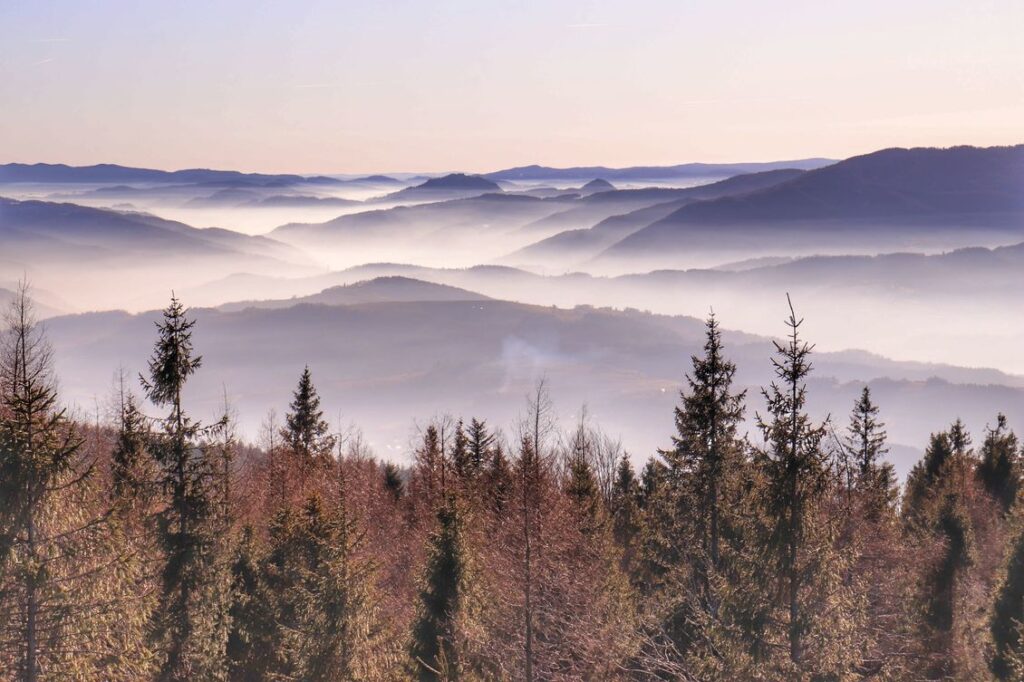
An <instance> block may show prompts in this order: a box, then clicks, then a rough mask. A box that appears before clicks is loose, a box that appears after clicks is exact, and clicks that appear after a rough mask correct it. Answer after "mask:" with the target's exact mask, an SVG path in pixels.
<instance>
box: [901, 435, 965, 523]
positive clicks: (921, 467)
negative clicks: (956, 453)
mask: <svg viewBox="0 0 1024 682" xmlns="http://www.w3.org/2000/svg"><path fill="white" fill-rule="evenodd" d="M952 457H953V446H952V444H951V443H950V439H949V433H947V432H945V431H940V432H938V433H933V434H932V435H931V436H930V437H929V439H928V446H927V447H926V448H925V451H924V457H923V458H922V459H921V461H919V462H918V463H917V464H915V465H914V467H913V468H912V469H911V470H910V474H908V475H907V483H906V486H905V488H904V494H903V510H902V513H903V518H904V519H905V520H906V521H907V523H908V524H911V525H914V524H920V523H923V522H925V519H924V518H923V517H924V515H925V513H926V509H925V507H926V502H927V500H928V499H929V497H930V496H931V494H932V491H933V490H934V488H935V486H936V484H937V483H938V481H939V478H940V476H941V475H942V473H943V472H945V471H946V465H947V463H948V462H949V460H950V459H951V458H952Z"/></svg>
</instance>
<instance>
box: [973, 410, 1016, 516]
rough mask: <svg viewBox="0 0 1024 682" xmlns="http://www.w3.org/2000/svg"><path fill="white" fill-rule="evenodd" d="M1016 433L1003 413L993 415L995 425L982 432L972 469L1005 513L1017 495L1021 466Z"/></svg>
mask: <svg viewBox="0 0 1024 682" xmlns="http://www.w3.org/2000/svg"><path fill="white" fill-rule="evenodd" d="M1017 451H1018V441H1017V436H1016V435H1015V434H1014V433H1013V431H1010V430H1009V428H1008V427H1007V425H1006V416H1005V415H1002V414H1000V415H999V416H998V417H996V426H995V428H994V429H989V430H988V432H987V433H986V434H985V442H984V443H983V444H982V446H981V461H979V462H978V467H977V469H976V471H975V473H976V475H977V477H978V480H979V481H980V482H981V484H982V486H983V487H984V488H985V491H986V492H988V494H989V495H991V496H992V497H993V499H995V500H996V502H998V503H999V506H1000V509H1001V510H1002V512H1003V513H1004V514H1005V513H1007V512H1008V511H1010V507H1012V506H1013V503H1014V502H1015V501H1016V499H1017V493H1018V491H1019V490H1020V484H1021V470H1020V459H1019V457H1018V454H1017Z"/></svg>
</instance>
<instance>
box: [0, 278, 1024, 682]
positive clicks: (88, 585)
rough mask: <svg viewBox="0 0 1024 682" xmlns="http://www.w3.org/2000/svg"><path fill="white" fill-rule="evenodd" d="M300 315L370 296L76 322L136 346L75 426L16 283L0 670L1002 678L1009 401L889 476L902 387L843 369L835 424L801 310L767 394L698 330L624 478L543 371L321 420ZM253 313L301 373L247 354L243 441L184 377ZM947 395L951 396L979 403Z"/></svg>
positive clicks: (1013, 516)
mask: <svg viewBox="0 0 1024 682" xmlns="http://www.w3.org/2000/svg"><path fill="white" fill-rule="evenodd" d="M470 303H471V304H472V305H478V306H483V307H487V306H501V305H505V306H506V307H505V308H504V309H503V310H502V312H503V314H504V316H505V317H508V316H510V315H515V314H519V315H525V314H526V312H525V311H520V312H519V313H516V311H515V309H513V308H510V307H508V306H509V305H510V304H501V303H499V302H479V301H474V302H470ZM389 305H393V306H402V305H405V304H401V303H395V304H389ZM436 305H438V306H440V305H451V304H450V303H438V304H436ZM420 306H421V307H426V308H428V309H429V308H430V306H424V305H423V304H420ZM309 308H316V309H317V311H318V313H320V315H321V316H323V315H328V314H329V312H330V311H332V310H334V311H338V312H341V313H346V314H354V315H355V316H356V317H354V318H351V319H349V320H348V321H349V322H350V323H352V322H358V321H360V319H361V318H360V316H362V315H365V313H366V309H365V308H363V307H361V306H335V307H329V306H303V305H300V306H295V307H293V308H290V309H287V310H284V311H280V310H272V311H256V310H248V311H243V312H242V313H237V314H226V313H217V314H213V313H209V312H205V313H202V314H200V315H198V316H195V317H194V316H193V314H192V313H191V312H190V311H188V310H187V309H186V308H185V307H184V305H183V304H182V303H181V302H179V301H178V300H176V299H172V301H171V303H170V305H169V306H168V307H167V308H166V309H165V310H164V311H162V313H160V314H159V315H157V316H156V318H155V321H156V323H157V324H156V325H155V327H154V326H153V325H152V324H151V322H153V321H154V319H153V317H154V316H140V317H138V318H130V317H129V316H126V315H121V316H120V317H118V316H110V315H107V316H96V317H90V316H83V317H82V318H81V319H85V320H90V319H91V320H92V321H93V322H94V323H95V324H94V326H93V327H92V330H91V332H90V334H91V335H92V340H91V341H89V342H88V343H92V344H97V345H106V344H109V343H111V341H112V340H113V339H116V338H120V336H121V335H122V334H123V332H125V331H126V330H127V329H129V327H125V326H124V325H123V320H126V319H138V320H139V321H141V322H143V323H144V324H143V327H144V328H145V330H146V335H147V340H148V345H149V346H150V350H149V351H148V352H145V351H144V355H145V356H146V364H145V367H144V368H143V370H142V372H141V375H140V376H139V377H138V382H136V380H135V378H134V377H133V376H131V375H127V374H125V373H123V372H122V374H121V379H120V381H119V382H117V384H116V388H115V390H114V393H113V400H112V401H111V402H110V405H111V408H110V409H109V410H108V411H107V412H106V413H102V412H98V413H97V414H95V415H91V414H90V415H84V414H83V415H82V418H81V419H78V418H76V417H75V416H74V415H73V414H72V413H70V412H67V411H63V410H61V409H60V408H59V407H58V405H59V404H60V402H61V395H60V394H59V393H58V390H57V386H58V385H61V383H62V381H61V380H62V377H61V375H60V374H59V373H57V372H55V365H54V363H53V358H54V356H53V355H52V354H51V351H50V346H49V345H48V344H47V338H48V336H47V335H48V334H49V333H51V332H53V333H54V337H55V338H58V341H59V335H60V333H61V329H60V327H61V324H62V320H61V319H58V320H55V321H54V324H53V327H52V328H50V329H49V330H44V329H43V328H42V327H40V326H38V325H37V324H36V323H35V322H34V318H33V314H32V309H31V302H30V300H29V298H28V297H27V296H26V295H25V293H24V291H19V292H17V293H16V294H15V295H14V298H13V301H12V302H10V304H9V308H8V315H7V320H8V321H9V324H8V326H7V327H6V328H5V331H4V334H3V339H2V341H3V343H2V344H0V472H2V477H0V493H2V497H0V522H2V523H0V530H2V534H0V542H2V543H3V546H2V549H3V551H2V552H0V608H2V610H3V612H4V613H8V614H15V616H14V617H11V618H6V619H3V620H2V621H0V634H2V636H0V676H2V677H4V678H6V679H32V680H36V679H38V680H42V679H56V678H61V677H71V678H78V679H112V680H154V681H156V680H182V681H184V680H192V679H204V680H205V679H225V680H247V679H301V680H337V681H339V682H340V681H342V680H381V681H383V680H437V681H440V680H453V679H526V680H557V679H564V680H570V679H602V680H623V681H625V680H657V679H684V680H689V679H699V680H722V681H725V680H747V679H762V680H769V681H772V682H776V681H777V682H782V681H783V680H793V679H807V680H812V679H814V680H826V679H834V680H841V679H870V678H878V679H894V680H922V681H923V680H935V679H957V680H959V679H969V680H976V679H977V680H982V679H998V680H1014V679H1019V676H1018V674H1017V671H1019V670H1020V669H1021V668H1020V666H1021V663H1022V661H1024V642H1022V641H1021V638H1020V636H1019V633H1020V623H1021V622H1022V620H1024V598H1022V594H1024V588H1022V585H1024V524H1022V521H1021V514H1020V504H1021V502H1020V499H1019V498H1020V496H1021V491H1020V489H1021V482H1022V475H1024V472H1022V468H1021V467H1022V458H1024V452H1022V450H1021V444H1020V441H1019V440H1018V438H1017V437H1016V436H1015V435H1014V433H1013V431H1012V428H1013V426H1014V425H1015V424H1019V423H1020V422H1019V419H1016V418H1015V419H1013V421H1011V420H1008V419H1007V418H1006V417H1004V416H1003V415H1002V414H998V413H993V414H992V419H991V421H990V422H989V426H988V427H986V428H985V429H984V430H981V429H969V428H968V427H967V425H965V423H964V422H963V421H961V420H960V419H956V420H954V421H952V422H947V421H946V420H943V419H942V418H941V417H940V416H939V415H937V414H934V415H933V417H934V421H933V424H934V425H933V427H932V429H933V431H932V434H931V435H930V436H929V437H927V438H925V439H923V440H924V442H923V443H922V445H923V446H924V448H925V449H924V454H923V457H922V458H921V459H920V461H919V462H918V463H917V464H915V466H914V467H913V469H912V470H911V471H910V473H909V476H908V477H907V479H906V481H905V482H903V483H902V484H901V482H900V481H899V480H898V479H897V477H896V474H895V472H894V471H893V468H892V465H891V463H890V462H889V461H888V457H889V453H890V450H891V449H890V441H889V436H888V433H889V432H890V431H891V430H896V429H898V428H899V424H898V421H899V417H898V416H897V414H896V413H895V412H894V411H893V410H890V409H889V408H890V406H895V405H894V403H891V402H890V401H889V400H887V399H885V398H884V397H878V396H876V392H875V391H874V390H872V388H871V387H869V386H860V387H859V390H857V391H855V392H854V393H853V394H852V395H851V396H850V399H849V400H848V403H847V406H846V409H845V410H844V411H843V412H842V413H839V412H835V413H834V414H833V415H832V417H831V418H829V419H822V418H821V417H818V416H816V412H817V411H818V406H816V405H815V401H816V400H817V399H818V397H817V391H816V390H815V389H816V388H817V387H815V386H811V385H809V382H810V381H811V380H812V377H813V376H814V373H815V371H816V369H815V365H816V363H817V361H818V360H819V359H822V358H821V357H820V356H819V355H817V354H815V353H814V351H813V347H812V346H811V345H810V344H809V339H806V338H805V335H804V328H803V323H802V322H801V320H800V319H799V318H797V317H796V315H795V313H793V314H792V315H791V316H790V317H789V320H788V323H787V325H786V327H785V329H784V333H785V335H784V336H783V339H782V340H780V341H779V342H778V343H777V344H775V346H774V352H772V354H771V355H772V357H771V362H772V364H771V365H770V366H771V367H773V368H774V369H773V371H772V372H771V374H772V376H771V377H769V381H768V382H766V383H765V384H764V388H763V390H762V391H761V392H760V394H758V393H757V392H754V391H744V390H743V389H742V388H741V387H740V386H739V385H738V383H737V381H736V379H737V376H738V374H737V372H738V370H737V365H736V364H734V358H736V357H737V354H736V351H738V350H741V349H742V344H741V343H736V341H738V340H739V339H737V338H736V337H730V336H726V335H723V334H722V333H721V330H720V328H719V326H718V322H717V321H716V320H715V319H714V318H713V317H712V318H709V319H708V320H707V322H706V323H705V324H704V325H700V323H697V326H696V328H695V329H691V330H690V333H691V334H692V335H693V336H694V337H695V338H694V341H696V344H697V346H698V347H697V348H696V350H695V352H694V354H693V357H692V358H691V359H690V361H689V362H686V363H681V366H680V367H679V368H678V369H679V373H680V374H682V373H683V372H686V379H685V382H684V383H683V385H682V390H681V392H680V393H679V394H675V392H674V391H673V392H672V393H670V394H669V395H668V396H667V398H668V402H667V404H666V405H665V408H666V409H667V410H672V409H673V408H674V410H675V412H674V428H668V429H665V431H664V434H663V438H664V440H663V442H664V443H665V447H664V448H663V449H662V450H660V451H658V452H657V453H650V454H649V456H648V457H647V458H645V459H644V460H642V461H641V462H640V463H639V466H637V465H636V464H635V463H634V461H633V460H632V459H631V458H630V456H629V455H628V453H627V452H626V451H625V450H624V449H623V448H622V445H621V443H620V442H618V441H617V440H616V439H614V438H613V437H610V436H609V435H608V433H607V432H606V431H603V430H602V429H601V426H600V422H599V421H597V420H595V418H594V415H593V414H591V413H589V412H588V411H586V410H581V411H577V412H576V413H575V415H574V417H573V419H571V420H567V421H563V422H561V423H558V422H557V421H556V417H557V415H558V411H557V408H556V407H555V405H554V403H553V402H552V399H551V398H552V394H551V392H550V391H549V386H550V385H552V384H553V383H554V382H555V381H557V380H558V379H557V378H556V377H551V378H550V381H551V382H552V383H551V384H549V383H548V381H546V380H542V381H540V382H538V383H535V384H533V385H532V386H531V387H530V389H529V392H528V394H527V397H526V400H525V402H523V403H521V404H520V408H519V412H520V420H519V421H518V422H517V424H518V426H515V427H513V428H512V429H509V430H507V431H503V430H502V429H500V427H499V425H498V424H496V423H495V422H494V421H490V420H488V419H487V418H486V416H484V415H481V414H480V412H479V410H480V409H481V408H483V407H484V406H483V405H481V404H475V405H473V406H472V408H471V409H469V410H467V411H466V412H464V413H463V414H462V415H461V416H454V415H452V414H446V413H443V412H442V413H436V414H437V416H435V417H434V418H432V419H430V420H429V421H426V422H421V423H420V424H419V427H418V428H417V430H416V431H415V433H414V435H413V437H412V438H411V440H410V443H409V445H408V447H407V448H406V449H404V450H401V451H398V452H387V453H374V452H373V450H372V449H371V448H370V447H369V445H368V443H367V441H366V440H365V439H364V438H363V437H362V436H361V435H360V434H359V432H358V431H357V430H354V429H351V428H349V429H340V428H338V427H335V426H334V423H333V420H332V419H331V417H330V416H329V415H330V412H331V411H332V409H333V408H334V405H333V404H332V401H330V400H323V399H322V397H321V394H320V387H322V386H325V385H330V384H331V383H332V382H334V381H337V377H338V376H340V375H339V374H336V373H333V372H322V371H321V367H320V366H319V364H317V365H316V369H315V370H313V369H311V368H310V365H306V366H305V367H302V363H303V360H304V356H307V357H306V358H305V359H306V361H308V346H305V345H303V344H302V343H291V344H288V343H287V342H288V341H289V340H292V341H295V340H302V339H307V338H308V336H307V335H305V334H298V335H296V334H295V332H296V327H295V326H294V324H288V323H289V322H294V321H295V320H294V319H285V318H281V317H280V316H281V315H282V314H291V315H295V314H301V313H302V312H303V311H304V310H307V309H309ZM432 312H434V313H437V312H438V308H436V307H435V308H434V309H433V310H432ZM406 313H408V311H406ZM263 314H270V315H272V316H275V319H274V322H275V323H276V324H275V328H276V329H277V334H276V336H274V337H273V338H270V337H263V338H260V337H259V336H258V335H257V336H255V337H242V336H235V337H233V340H234V342H235V344H236V345H235V349H236V351H237V349H238V344H239V341H241V340H242V339H244V342H245V345H246V346H247V347H249V348H259V347H261V346H262V345H263V344H267V343H273V344H279V345H290V347H291V350H292V353H293V354H294V357H295V362H294V363H293V365H292V367H291V368H290V371H289V374H290V376H289V377H287V378H284V379H282V380H279V379H278V375H277V374H276V373H273V372H269V371H268V368H267V367H266V366H265V365H264V366H262V367H259V368H256V367H254V368H252V369H251V370H250V371H251V372H253V373H264V374H268V375H272V378H273V382H272V384H273V385H268V390H271V391H273V392H274V393H275V394H276V396H277V398H276V401H277V402H278V403H279V404H280V405H281V406H282V410H281V411H280V412H273V411H272V412H270V413H269V414H268V415H267V417H266V420H265V422H264V428H263V429H262V432H261V435H260V438H259V440H258V441H256V442H255V443H252V444H250V443H248V442H247V440H246V439H244V438H241V437H240V436H239V432H238V429H237V425H238V410H237V405H235V404H232V402H231V401H230V394H226V395H225V396H224V401H223V403H222V404H221V406H220V409H219V410H218V411H217V412H216V413H214V414H213V415H211V418H208V419H204V418H203V417H204V415H203V414H201V412H199V411H197V410H196V409H195V403H194V400H193V396H194V393H193V391H192V388H193V385H194V382H196V381H198V380H200V378H201V377H203V376H206V375H210V374H214V375H216V374H218V373H219V372H221V371H223V366H222V364H221V363H222V362H223V357H224V356H223V355H220V354H219V353H217V352H216V334H215V333H214V334H210V333H209V332H211V331H213V330H214V328H215V327H217V325H218V324H223V321H224V320H225V319H227V320H239V319H245V318H246V317H252V316H253V315H263ZM564 314H565V315H577V316H582V317H584V318H589V319H588V322H587V325H586V326H587V328H588V329H589V330H597V329H599V328H600V327H601V326H602V325H607V324H609V321H608V320H606V319H601V318H600V317H593V316H592V314H591V313H586V312H582V313H581V312H572V313H569V312H566V313H564ZM69 319H73V318H63V321H64V323H65V324H66V323H67V320H69ZM362 320H363V321H365V317H363V318H362ZM631 322H632V325H631V326H632V329H633V331H634V333H636V334H638V335H640V333H641V332H644V331H652V330H653V327H651V326H647V327H644V326H642V325H639V324H638V319H635V318H634V319H632V320H631ZM680 324H682V325H683V326H686V327H692V326H693V323H692V321H682V322H681V323H680ZM355 326H357V327H358V325H355ZM101 327H103V333H97V331H98V330H99V329H100V328H101ZM65 331H66V327H65ZM111 334H113V336H111ZM408 338H415V339H416V341H417V342H418V343H421V342H422V336H409V337H408ZM371 341H373V342H375V343H376V342H379V338H373V339H371ZM678 341H679V339H678V338H668V339H666V341H665V342H666V343H669V344H671V343H676V344H678ZM133 342H134V341H133ZM342 350H345V349H336V352H341V351H342ZM349 350H350V352H351V349H349ZM459 350H461V349H454V351H455V353H456V354H457V353H458V352H459ZM678 350H682V349H681V348H680V349H678ZM57 353H58V357H59V354H60V353H61V351H60V343H59V342H58V345H57ZM366 353H367V349H366V348H365V347H364V348H362V349H359V350H358V351H356V352H353V353H352V354H353V355H357V356H358V355H360V354H362V355H364V356H365V355H366ZM683 355H684V354H683V353H679V354H677V357H682V356H683ZM764 360H765V361H767V360H768V358H764ZM606 362H607V360H606ZM396 369H399V368H396ZM619 371H627V372H628V371H630V370H622V369H620V370H619ZM396 376H398V375H397V374H396ZM292 385H294V390H291V391H290V390H289V388H290V386H292ZM424 389H425V390H428V391H430V392H431V394H432V396H433V399H434V401H435V403H434V404H438V398H443V396H440V395H439V394H438V393H437V392H436V391H433V390H432V386H431V384H429V383H428V384H426V385H424ZM808 389H810V390H808ZM348 391H349V393H350V394H351V395H355V396H357V397H358V398H359V399H362V398H363V397H364V394H365V392H366V386H365V385H364V386H360V385H358V384H355V383H351V384H349V386H348ZM289 393H290V397H289ZM1006 397H1007V399H1008V404H1007V407H1008V408H1009V407H1011V405H1010V404H1009V403H1010V402H1012V401H1013V400H1019V395H1016V396H1014V395H1011V394H1007V396H1006ZM950 400H951V401H955V408H956V409H958V410H966V409H969V408H970V407H971V405H970V403H971V401H972V397H971V396H966V395H958V396H955V397H953V396H950ZM389 407H390V408H391V409H392V410H396V411H397V410H398V409H400V407H401V406H399V405H396V404H391V405H389ZM753 409H756V411H757V427H756V432H757V436H756V437H750V438H747V437H744V436H743V435H742V434H743V429H742V424H743V420H744V416H745V414H746V413H747V411H748V410H753ZM381 455H383V457H381ZM40 567H45V568H44V569H43V568H40ZM26 671H27V672H26Z"/></svg>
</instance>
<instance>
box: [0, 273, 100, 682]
mask: <svg viewBox="0 0 1024 682" xmlns="http://www.w3.org/2000/svg"><path fill="white" fill-rule="evenodd" d="M4 322H5V329H4V330H3V336H2V338H0V343H2V345H0V501H2V503H0V606H2V607H4V608H3V611H4V613H5V614H6V617H5V618H3V619H2V620H4V621H5V622H4V623H3V624H2V625H0V647H2V648H0V673H4V674H5V675H7V676H10V677H11V678H15V677H16V678H17V679H20V680H25V681H26V682H35V681H36V680H38V679H40V677H41V675H44V674H56V673H57V672H58V671H55V670H51V669H50V666H49V665H48V664H50V663H51V662H52V659H51V656H50V655H49V654H48V650H49V649H55V648H56V645H57V644H58V642H59V639H58V638H59V636H60V632H61V629H62V627H66V625H67V623H68V619H70V618H73V617H74V616H75V615H78V616H81V614H75V613H74V611H73V602H72V601H71V600H70V597H71V595H70V594H69V593H68V591H66V590H65V589H64V586H62V585H61V584H60V575H59V573H58V572H57V571H55V570H54V569H55V566H53V565H52V563H51V562H52V559H50V558H48V557H52V556H53V555H54V554H57V555H58V556H59V555H60V554H61V553H62V552H65V551H68V550H69V549H70V547H69V546H67V545H66V544H65V543H64V542H62V541H61V537H62V534H63V532H64V531H65V530H68V529H60V528H56V527H54V525H53V523H52V522H50V523H48V522H47V517H48V516H50V515H52V514H53V513H54V509H55V508H54V507H53V506H52V505H53V504H54V503H55V502H57V498H56V496H55V495H54V491H55V490H57V489H59V488H60V487H61V486H62V485H67V484H68V480H69V479H70V480H74V479H76V478H78V476H79V475H80V474H79V473H77V472H76V465H77V464H78V462H77V457H78V454H79V449H80V448H81V445H82V439H81V437H80V436H79V435H78V433H77V431H76V430H75V429H74V427H73V426H72V425H71V424H70V422H69V421H68V419H67V417H66V414H65V412H64V410H62V409H61V408H60V407H59V405H58V396H57V390H56V387H55V381H54V377H53V356H52V350H51V348H50V345H49V343H48V341H47V340H46V338H45V336H44V335H43V333H42V329H41V328H40V327H39V326H38V325H37V324H36V320H35V315H34V313H33V309H32V302H31V300H30V299H29V297H28V289H27V287H26V286H25V285H22V287H21V289H20V291H19V292H18V295H17V296H16V298H15V299H14V300H13V301H12V302H11V304H10V307H9V308H8V310H7V311H6V315H5V319H4ZM68 497H70V495H69V496H68ZM69 532H71V533H76V532H77V529H76V528H72V529H70V530H69ZM4 602H6V603H4ZM55 640H56V641H55ZM4 650H6V651H4ZM12 662H13V663H14V665H13V669H12V667H9V666H10V663H12ZM5 668H6V669H5Z"/></svg>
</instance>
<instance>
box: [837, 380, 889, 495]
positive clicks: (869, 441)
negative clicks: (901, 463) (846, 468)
mask: <svg viewBox="0 0 1024 682" xmlns="http://www.w3.org/2000/svg"><path fill="white" fill-rule="evenodd" d="M878 413H879V409H878V406H877V405H875V403H874V402H873V401H872V400H871V389H870V388H868V387H867V386H865V387H864V389H863V390H862V391H861V394H860V398H858V399H857V402H855V403H854V405H853V413H852V414H851V415H850V425H849V426H848V427H847V429H846V430H847V439H846V443H847V447H848V449H849V451H850V452H851V453H852V454H853V459H854V464H855V473H856V475H857V477H858V481H859V482H860V483H861V485H873V484H874V483H873V479H874V478H876V476H877V474H878V467H879V463H878V460H879V458H881V457H882V456H884V455H885V453H887V452H888V451H889V450H888V448H887V447H886V445H885V439H886V433H885V424H884V423H882V422H881V421H879V418H878Z"/></svg>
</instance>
